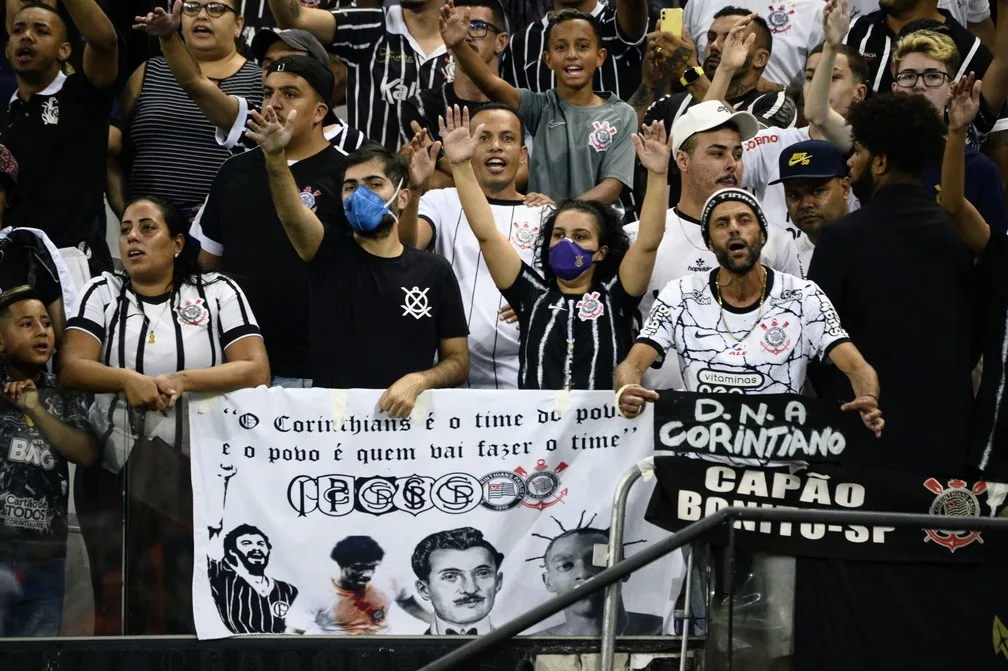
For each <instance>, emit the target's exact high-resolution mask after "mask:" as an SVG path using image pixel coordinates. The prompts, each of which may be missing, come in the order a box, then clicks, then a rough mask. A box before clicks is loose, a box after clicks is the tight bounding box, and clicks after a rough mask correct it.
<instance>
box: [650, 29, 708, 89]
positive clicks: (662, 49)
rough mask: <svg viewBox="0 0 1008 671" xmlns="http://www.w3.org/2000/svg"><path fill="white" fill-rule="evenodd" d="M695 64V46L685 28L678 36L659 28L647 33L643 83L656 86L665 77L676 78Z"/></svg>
mask: <svg viewBox="0 0 1008 671" xmlns="http://www.w3.org/2000/svg"><path fill="white" fill-rule="evenodd" d="M696 66H697V55H696V47H695V46H694V45H693V42H692V40H690V38H689V33H688V32H687V31H686V29H685V28H683V34H682V35H680V36H679V37H676V36H675V35H673V34H672V33H665V32H662V31H660V30H658V31H655V32H653V33H651V34H649V35H648V37H647V51H646V53H645V56H644V64H643V70H642V77H643V78H644V81H645V83H647V84H649V85H651V86H657V85H658V83H660V82H661V80H662V79H664V78H665V77H672V78H674V79H677V80H678V79H679V78H680V77H681V76H682V74H683V73H684V72H685V71H686V70H688V69H689V68H694V67H696Z"/></svg>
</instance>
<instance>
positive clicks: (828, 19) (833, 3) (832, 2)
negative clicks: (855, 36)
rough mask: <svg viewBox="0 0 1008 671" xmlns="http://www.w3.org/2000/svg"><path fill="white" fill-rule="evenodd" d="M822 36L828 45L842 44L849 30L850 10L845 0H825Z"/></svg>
mask: <svg viewBox="0 0 1008 671" xmlns="http://www.w3.org/2000/svg"><path fill="white" fill-rule="evenodd" d="M822 22H823V37H824V38H825V39H826V43H827V44H829V45H830V46H833V47H837V46H840V45H841V44H843V41H844V38H845V37H847V31H848V30H850V10H849V9H847V0H827V1H826V4H825V5H824V6H823V14H822Z"/></svg>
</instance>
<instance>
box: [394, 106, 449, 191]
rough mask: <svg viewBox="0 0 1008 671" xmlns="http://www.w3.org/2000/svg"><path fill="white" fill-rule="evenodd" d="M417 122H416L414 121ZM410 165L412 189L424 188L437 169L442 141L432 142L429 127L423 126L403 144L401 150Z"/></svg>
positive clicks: (410, 184) (410, 185)
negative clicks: (428, 131)
mask: <svg viewBox="0 0 1008 671" xmlns="http://www.w3.org/2000/svg"><path fill="white" fill-rule="evenodd" d="M413 123H414V124H416V122H415V121H414V122H413ZM399 153H400V154H402V157H403V158H404V159H405V160H406V165H407V166H408V167H409V176H410V183H409V187H410V189H422V188H424V187H426V186H427V183H428V182H429V181H430V178H431V175H433V174H434V171H435V170H436V169H437V159H438V154H439V153H441V142H434V143H431V141H430V138H429V137H428V136H427V129H426V128H421V129H420V130H419V131H417V132H416V133H415V134H414V135H413V139H412V140H410V141H409V142H408V143H406V144H404V145H403V148H402V149H401V150H400V151H399Z"/></svg>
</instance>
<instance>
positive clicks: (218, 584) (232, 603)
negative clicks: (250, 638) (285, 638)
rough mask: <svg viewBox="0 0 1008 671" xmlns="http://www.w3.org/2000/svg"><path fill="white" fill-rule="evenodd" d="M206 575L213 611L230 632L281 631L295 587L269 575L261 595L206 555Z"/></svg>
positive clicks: (293, 596) (284, 628) (236, 573)
mask: <svg viewBox="0 0 1008 671" xmlns="http://www.w3.org/2000/svg"><path fill="white" fill-rule="evenodd" d="M239 561H240V560H239ZM207 577H208V578H209V580H210V594H211V596H212V597H213V600H214V604H215V605H216V606H217V613H218V614H219V615H220V618H221V622H223V623H224V626H225V627H227V628H228V631H230V632H231V633H232V634H282V633H284V631H285V630H286V624H285V618H286V615H287V611H288V610H290V606H291V604H292V603H293V602H294V599H295V598H296V597H297V594H298V589H297V587H295V586H294V585H291V584H290V583H286V582H284V581H282V580H275V579H273V578H269V587H270V591H269V592H268V593H267V594H266V595H262V594H260V593H259V592H258V591H256V589H255V588H254V587H252V585H250V584H249V582H248V581H247V580H245V578H243V577H242V576H241V575H240V574H239V573H238V572H237V571H235V570H234V569H232V568H231V567H229V566H228V565H227V564H226V563H225V562H222V561H217V560H215V559H209V558H208V559H207Z"/></svg>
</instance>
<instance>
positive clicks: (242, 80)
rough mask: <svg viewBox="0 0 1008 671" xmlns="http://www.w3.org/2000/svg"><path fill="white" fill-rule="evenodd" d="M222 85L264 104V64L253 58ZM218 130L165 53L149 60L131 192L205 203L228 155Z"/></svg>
mask: <svg viewBox="0 0 1008 671" xmlns="http://www.w3.org/2000/svg"><path fill="white" fill-rule="evenodd" d="M218 85H219V86H220V88H221V90H222V91H224V92H225V93H228V94H231V95H233V96H240V97H243V98H245V99H246V100H247V101H248V102H249V103H250V104H252V105H253V106H255V107H256V108H258V107H259V106H260V105H261V104H262V70H261V69H260V68H259V67H258V66H257V65H255V64H254V63H252V62H251V61H246V62H245V63H244V64H243V65H242V66H241V68H239V69H238V71H237V72H236V73H234V74H233V75H232V76H230V77H227V78H226V79H222V80H220V82H218ZM215 131H216V129H215V128H214V126H213V124H211V123H210V122H209V121H208V120H207V118H206V117H205V116H204V115H203V112H201V111H200V109H199V107H197V106H196V103H194V102H193V101H192V100H191V99H190V98H189V96H188V95H186V92H185V91H183V90H182V87H181V86H179V84H178V82H176V81H175V77H174V76H172V73H171V70H170V69H169V68H168V63H167V62H166V61H165V59H164V57H162V56H158V57H157V58H152V59H150V60H148V61H147V65H146V68H145V70H144V76H143V84H142V88H141V89H140V96H139V97H138V98H137V101H136V106H135V107H134V110H133V117H132V120H131V123H130V127H129V131H128V139H129V143H130V145H131V146H132V150H133V167H132V170H131V172H130V176H129V180H128V185H127V194H128V197H129V198H131V199H132V198H138V197H141V196H156V197H158V198H162V199H164V200H167V201H168V202H170V203H172V204H174V205H177V206H180V207H193V206H196V205H199V204H200V203H202V202H203V199H204V198H206V195H207V192H208V191H210V184H211V183H212V182H213V178H214V175H216V174H217V171H218V170H219V169H220V167H221V164H223V163H224V161H226V160H227V159H228V156H230V152H228V150H227V149H225V148H224V147H221V146H219V145H218V143H217V142H216V141H215V140H214V135H215Z"/></svg>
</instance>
